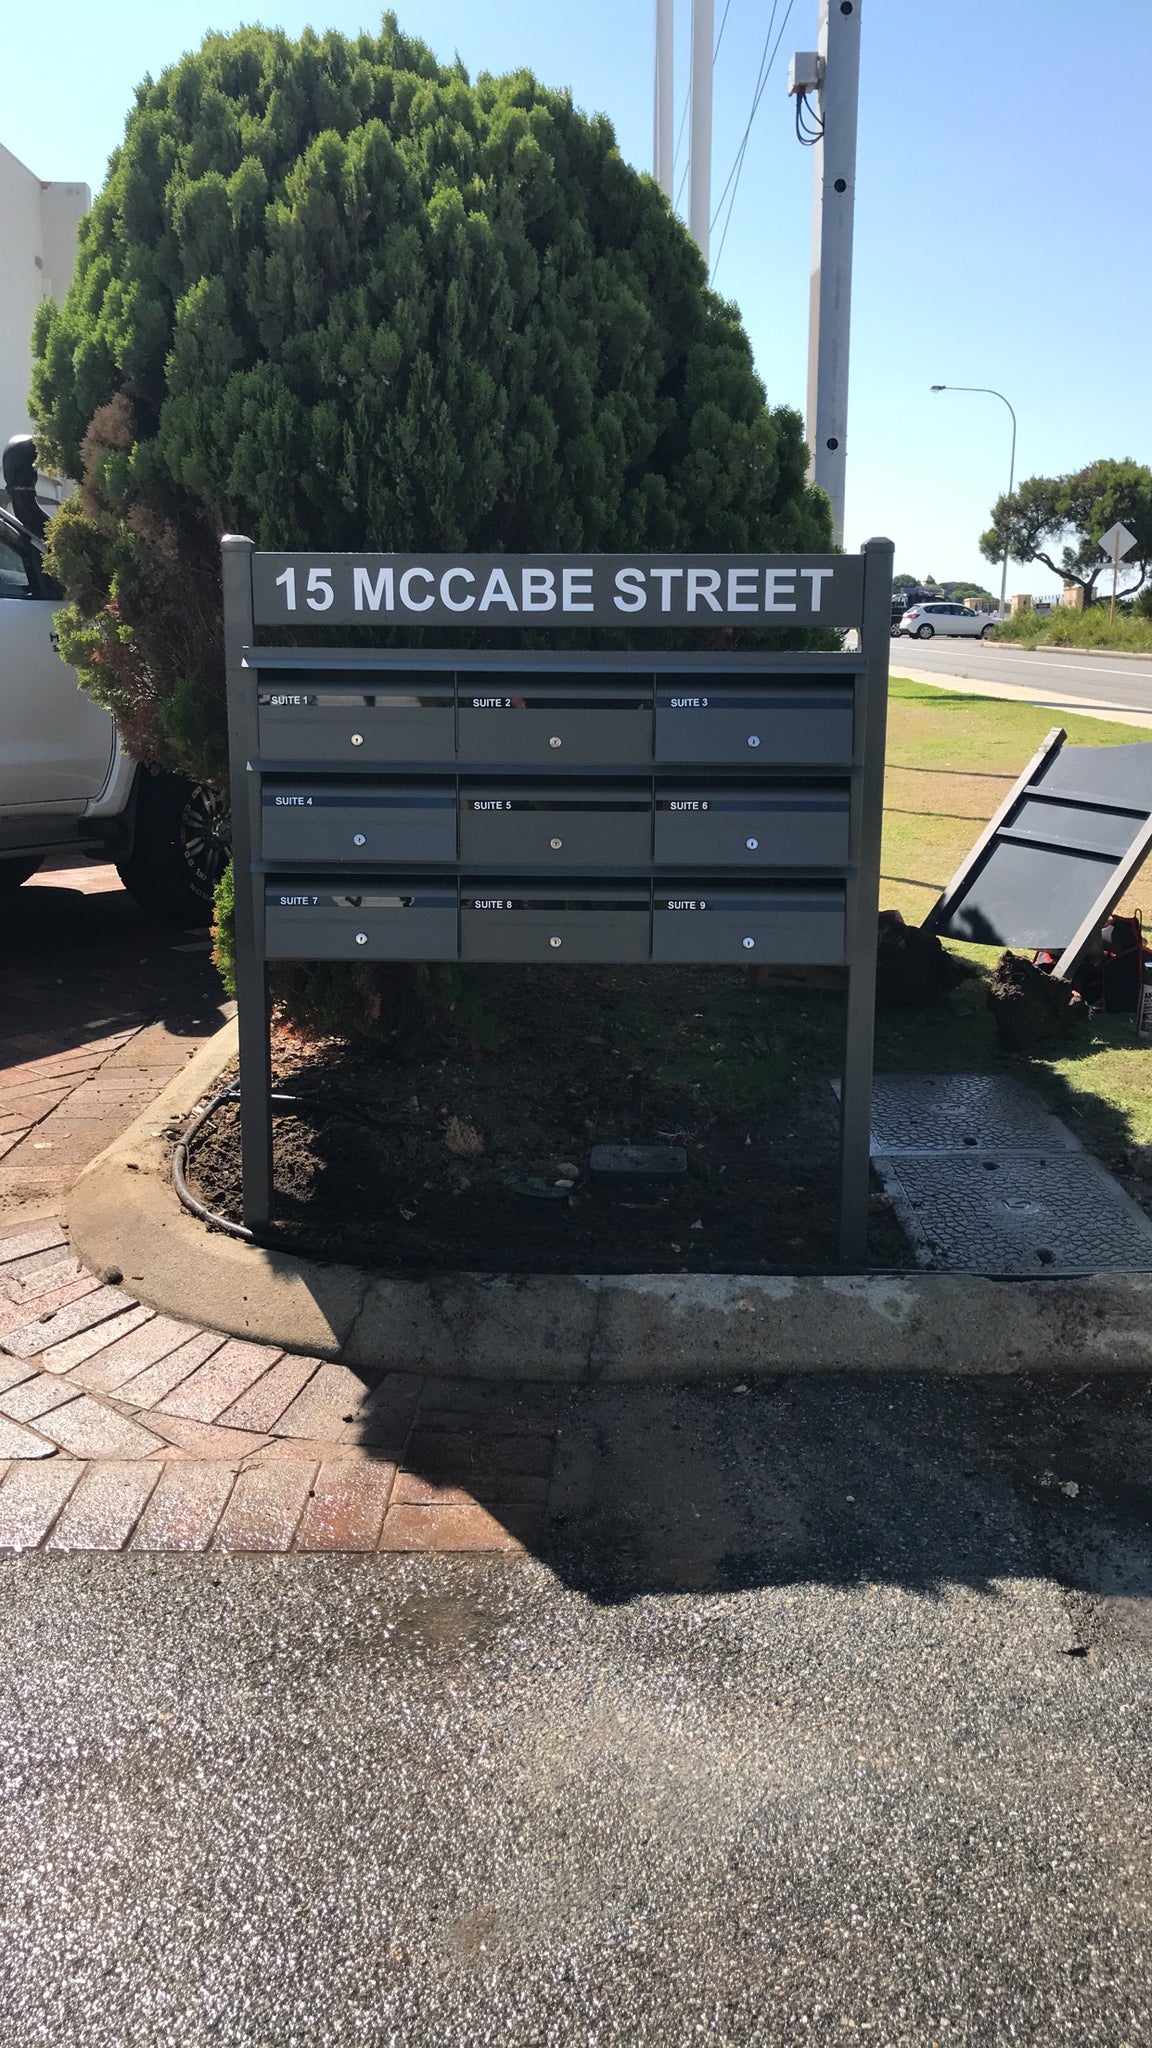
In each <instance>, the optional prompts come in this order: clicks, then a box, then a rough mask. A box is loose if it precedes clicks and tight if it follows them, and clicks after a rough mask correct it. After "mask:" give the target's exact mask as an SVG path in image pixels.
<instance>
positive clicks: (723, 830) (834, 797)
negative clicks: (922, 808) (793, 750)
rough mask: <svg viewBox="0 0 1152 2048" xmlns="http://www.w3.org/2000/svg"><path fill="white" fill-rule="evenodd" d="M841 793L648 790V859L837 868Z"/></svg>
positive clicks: (727, 787) (739, 787) (684, 865)
mask: <svg viewBox="0 0 1152 2048" xmlns="http://www.w3.org/2000/svg"><path fill="white" fill-rule="evenodd" d="M848 813H849V793H848V789H847V787H846V786H842V787H840V788H824V789H822V788H820V787H819V786H818V785H815V786H814V785H812V784H808V783H799V782H778V783H775V784H769V785H768V786H767V787H765V786H764V785H763V784H759V785H757V784H753V783H748V784H737V783H728V784H725V783H723V782H716V783H714V784H713V785H712V787H711V788H707V787H702V786H701V785H699V784H693V785H691V786H689V785H688V784H683V785H673V784H669V783H658V784H657V786H656V822H655V849H656V851H655V857H656V860H657V862H658V863H659V864H661V865H664V866H669V867H678V868H681V869H684V870H686V871H687V870H691V869H692V868H708V867H733V868H735V867H757V866H759V867H789V868H817V867H826V868H827V867H833V868H834V867H844V866H846V865H847V861H848Z"/></svg>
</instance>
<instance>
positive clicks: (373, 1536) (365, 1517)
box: [296, 1458, 396, 1550]
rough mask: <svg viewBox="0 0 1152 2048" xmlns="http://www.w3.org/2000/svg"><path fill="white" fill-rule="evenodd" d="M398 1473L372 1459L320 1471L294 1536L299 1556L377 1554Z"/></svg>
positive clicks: (340, 1461) (337, 1461)
mask: <svg viewBox="0 0 1152 2048" xmlns="http://www.w3.org/2000/svg"><path fill="white" fill-rule="evenodd" d="M395 1478H396V1467H395V1465H390V1464H388V1463H386V1462H385V1461H384V1460H383V1459H376V1458H364V1459H359V1458H334V1459H332V1460H331V1461H330V1462H329V1463H327V1464H324V1465H321V1466H320V1468H319V1470H318V1471H317V1474H316V1477H315V1480H314V1481H313V1484H312V1486H311V1487H310V1489H309V1492H308V1499H307V1501H306V1502H305V1506H304V1514H303V1517H302V1519H301V1522H300V1527H299V1529H298V1530H297V1532H296V1548H297V1550H375V1548H376V1546H377V1544H378V1543H379V1541H380V1531H381V1528H382V1527H383V1523H384V1512H385V1509H386V1508H387V1506H388V1496H389V1494H390V1493H391V1491H392V1486H393V1483H394V1481H395Z"/></svg>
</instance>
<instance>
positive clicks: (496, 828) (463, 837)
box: [460, 782, 652, 872]
mask: <svg viewBox="0 0 1152 2048" xmlns="http://www.w3.org/2000/svg"><path fill="white" fill-rule="evenodd" d="M651 857H652V797H651V790H650V786H645V787H643V788H639V787H635V786H629V785H628V784H626V783H617V784H615V785H614V784H612V783H608V784H605V785H603V786H602V787H600V788H599V789H588V788H583V789H581V788H579V787H576V788H573V787H571V786H569V787H567V788H565V787H563V786H561V787H559V788H556V787H554V786H549V785H548V784H546V783H525V784H522V785H520V786H517V785H516V784H515V783H494V782H488V783H464V784H463V786H462V788H461V791H460V858H461V860H463V861H478V862H482V863H483V865H484V866H485V867H487V868H489V869H499V868H501V867H502V866H505V865H508V866H512V867H532V868H536V869H540V870H543V871H545V872H546V871H547V870H548V869H549V868H555V867H563V868H573V867H575V868H594V867H600V868H634V867H646V866H647V864H648V862H649V860H650V859H651Z"/></svg>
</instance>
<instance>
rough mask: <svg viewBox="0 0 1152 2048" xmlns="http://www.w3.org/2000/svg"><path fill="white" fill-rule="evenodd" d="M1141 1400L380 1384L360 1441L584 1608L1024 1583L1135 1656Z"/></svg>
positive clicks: (1151, 1489) (1122, 1387)
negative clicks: (1042, 1587)
mask: <svg viewBox="0 0 1152 2048" xmlns="http://www.w3.org/2000/svg"><path fill="white" fill-rule="evenodd" d="M1148 1391H1149V1383H1148V1381H1147V1379H1146V1378H1145V1377H1136V1376H1119V1375H1116V1376H1109V1377H1098V1376H1094V1377H1093V1378H1092V1379H1091V1380H1089V1381H1087V1382H1086V1383H1083V1382H1078V1381H1077V1380H1076V1379H1075V1378H1069V1377H1067V1376H1061V1377H1059V1378H1057V1377H1055V1376H1053V1377H1051V1378H1048V1377H1044V1378H1036V1377H1033V1378H1028V1379H1013V1378H1008V1377H1004V1376H991V1375H989V1376H977V1377H972V1378H970V1379H949V1380H908V1379H894V1378H883V1379H871V1378H870V1379H863V1378H847V1377H846V1378H836V1377H827V1376H820V1377H812V1378H807V1377H801V1376H791V1377H782V1378H780V1379H779V1380H776V1381H768V1382H759V1383H757V1384H754V1385H749V1386H747V1387H741V1386H740V1385H739V1384H737V1385H735V1386H734V1385H731V1384H729V1385H725V1386H719V1387H717V1386H710V1387H684V1388H650V1387H628V1386H621V1385H614V1386H611V1387H608V1386H604V1387H581V1388H566V1389H555V1388H549V1387H543V1386H537V1385H530V1386H523V1385H522V1386H519V1387H514V1386H497V1385H494V1384H491V1383H489V1384H483V1385H478V1384H476V1383H471V1382H466V1381H458V1382H454V1383H453V1382H449V1383H444V1382H441V1383H430V1382H423V1383H417V1382H415V1381H412V1380H406V1379H404V1378H403V1376H400V1375H391V1376H390V1377H389V1378H388V1379H386V1380H385V1381H384V1382H383V1384H382V1385H381V1387H380V1388H379V1389H378V1390H377V1392H376V1394H375V1396H374V1397H373V1404H372V1406H371V1407H370V1409H369V1412H368V1414H367V1416H366V1418H365V1420H364V1422H363V1425H362V1427H361V1430H360V1436H361V1440H362V1441H363V1442H364V1443H366V1444H370V1445H372V1446H373V1447H374V1448H375V1449H376V1450H377V1451H378V1452H379V1454H380V1455H386V1456H389V1457H392V1458H394V1459H395V1460H396V1461H397V1463H399V1464H402V1465H403V1466H404V1467H405V1469H406V1471H407V1472H408V1473H409V1474H413V1475H416V1477H417V1478H418V1479H421V1480H423V1481H425V1482H427V1484H428V1486H429V1488H434V1489H437V1490H443V1489H448V1490H449V1494H450V1495H451V1494H452V1490H454V1489H459V1490H460V1492H461V1494H462V1496H463V1497H467V1496H469V1495H470V1496H471V1497H472V1498H474V1499H475V1500H476V1501H478V1502H479V1503H480V1505H481V1506H483V1507H484V1508H486V1509H487V1510H488V1512H489V1513H490V1514H491V1515H492V1516H494V1517H495V1518H496V1519H497V1520H498V1521H500V1522H501V1523H503V1525H504V1526H505V1527H506V1528H508V1529H509V1530H510V1531H511V1533H513V1534H514V1535H516V1536H517V1537H519V1538H520V1539H521V1540H522V1541H523V1542H524V1543H525V1544H526V1546H527V1547H528V1549H529V1550H530V1551H531V1552H532V1553H533V1554H534V1555H535V1556H537V1557H538V1558H539V1559H540V1560H541V1561H542V1562H543V1563H545V1564H546V1565H548V1566H549V1567H550V1569H551V1570H553V1571H554V1572H555V1573H556V1574H557V1575H558V1577H559V1578H560V1579H561V1580H562V1581H563V1582H564V1583H565V1584H567V1585H568V1586H570V1587H571V1588H573V1589H574V1590H576V1591H579V1592H581V1593H583V1594H585V1595H586V1596H587V1597H588V1598H589V1599H591V1600H593V1601H595V1602H596V1603H597V1604H601V1605H615V1604H618V1603H621V1602H626V1601H629V1600H633V1599H636V1598H638V1597H640V1596H642V1595H646V1594H668V1593H714V1592H732V1593H736V1592H741V1591H744V1590H746V1589H749V1588H753V1587H760V1586H786V1585H790V1584H797V1585H798V1584H802V1583H806V1582H812V1581H819V1582H822V1583H824V1584H827V1585H832V1586H841V1587H850V1586H854V1585H861V1586H863V1585H866V1584H872V1583H887V1584H891V1585H894V1586H899V1587H903V1588H910V1589H915V1590H918V1591H921V1592H925V1593H927V1594H929V1595H931V1594H934V1593H938V1592H939V1593H943V1591H944V1590H945V1589H946V1588H948V1587H952V1586H956V1585H960V1586H967V1587H970V1588H972V1589H973V1590H976V1591H980V1592H987V1591H990V1590H991V1591H995V1590H996V1589H997V1588H999V1587H1002V1586H1004V1585H1005V1584H1006V1582H1009V1581H1013V1580H1019V1579H1021V1578H1028V1577H1034V1576H1044V1577H1051V1578H1053V1579H1055V1581H1056V1582H1057V1583H1058V1584H1061V1585H1062V1586H1064V1587H1065V1588H1066V1589H1067V1591H1068V1593H1069V1595H1074V1596H1078V1597H1079V1598H1080V1599H1081V1602H1082V1603H1083V1602H1084V1601H1087V1602H1088V1607H1089V1609H1091V1608H1092V1603H1094V1602H1097V1601H1104V1602H1105V1603H1107V1602H1109V1601H1111V1600H1115V1601H1119V1602H1121V1603H1123V1602H1127V1608H1126V1609H1125V1613H1126V1615H1127V1620H1126V1623H1125V1626H1126V1627H1129V1628H1131V1627H1135V1628H1136V1629H1137V1632H1138V1633H1139V1632H1143V1634H1144V1635H1145V1636H1146V1638H1147V1639H1149V1640H1152V1419H1150V1410H1149V1403H1148ZM439 1497H441V1498H444V1497H446V1496H445V1495H444V1494H443V1492H442V1491H441V1492H440V1496H439ZM453 1497H454V1496H453ZM1093 1611H1094V1609H1093ZM1117 1611H1119V1610H1117ZM1087 1613H1088V1610H1087V1609H1085V1614H1087ZM1093 1625H1094V1624H1091V1623H1090V1619H1085V1620H1084V1621H1083V1627H1084V1628H1088V1629H1089V1630H1090V1628H1091V1626H1093ZM1072 1647H1075V1645H1073V1646H1072Z"/></svg>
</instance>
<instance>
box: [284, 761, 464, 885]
mask: <svg viewBox="0 0 1152 2048" xmlns="http://www.w3.org/2000/svg"><path fill="white" fill-rule="evenodd" d="M261 812H262V839H263V852H264V858H265V859H266V860H298V861H308V862H310V863H311V865H312V866H313V867H319V866H322V865H325V866H326V865H327V864H328V863H329V862H332V861H340V862H343V861H353V862H358V863H366V864H367V865H369V866H371V865H372V864H373V863H374V864H375V865H376V866H379V864H380V862H381V861H399V862H400V863H401V864H404V863H406V862H408V861H425V860H428V861H444V862H449V861H454V860H455V858H456V791H455V786H454V785H453V784H451V783H439V784H434V783H428V784H420V783H411V784H405V783H388V782H373V781H370V780H367V779H362V778H361V777H359V776H355V777H352V776H350V777H349V778H348V779H347V780H346V781H343V782H320V781H312V780H308V781H297V782H289V781H286V780H285V781H281V780H280V779H278V778H272V777H269V778H268V779H267V780H266V781H265V783H264V786H263V790H262V794H261Z"/></svg>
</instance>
